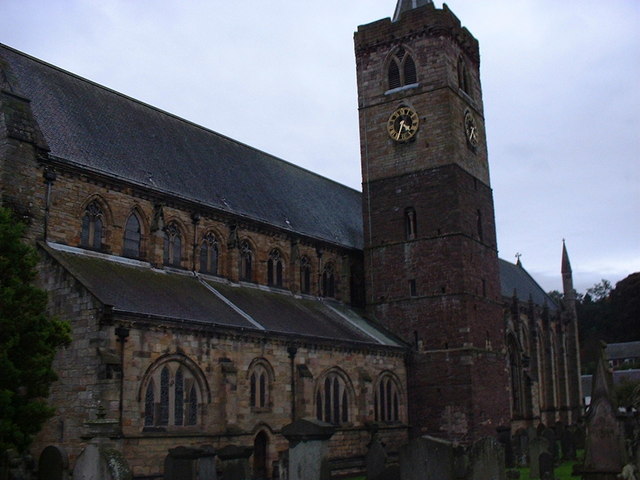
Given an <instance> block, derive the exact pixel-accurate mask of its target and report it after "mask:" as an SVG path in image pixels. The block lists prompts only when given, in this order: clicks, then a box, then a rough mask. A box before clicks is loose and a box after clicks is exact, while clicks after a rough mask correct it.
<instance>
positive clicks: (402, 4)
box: [393, 0, 433, 22]
mask: <svg viewBox="0 0 640 480" xmlns="http://www.w3.org/2000/svg"><path fill="white" fill-rule="evenodd" d="M425 5H433V1H432V0H398V3H397V4H396V11H395V12H394V14H393V21H394V22H397V21H398V19H399V18H400V15H402V14H403V13H404V12H406V11H408V10H413V9H414V8H418V7H424V6H425Z"/></svg>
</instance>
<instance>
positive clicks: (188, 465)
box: [74, 446, 217, 480]
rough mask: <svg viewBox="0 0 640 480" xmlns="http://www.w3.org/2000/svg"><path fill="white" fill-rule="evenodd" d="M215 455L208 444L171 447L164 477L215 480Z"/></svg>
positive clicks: (182, 479) (178, 479)
mask: <svg viewBox="0 0 640 480" xmlns="http://www.w3.org/2000/svg"><path fill="white" fill-rule="evenodd" d="M215 455H216V453H215V451H214V449H213V447H210V446H205V447H202V448H193V447H182V446H180V447H176V448H171V449H169V454H168V455H167V456H166V458H165V460H164V479H165V480H216V478H217V477H216V475H217V474H216V464H215ZM74 480H75V479H74Z"/></svg>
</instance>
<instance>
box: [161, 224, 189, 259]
mask: <svg viewBox="0 0 640 480" xmlns="http://www.w3.org/2000/svg"><path fill="white" fill-rule="evenodd" d="M163 230H164V244H163V262H164V264H165V265H170V266H173V267H179V266H180V265H181V264H182V249H183V244H184V241H183V239H184V238H185V234H184V231H185V229H184V227H183V226H182V225H181V224H180V223H179V222H178V221H177V220H169V221H168V222H167V224H166V226H165V227H164V229H163Z"/></svg>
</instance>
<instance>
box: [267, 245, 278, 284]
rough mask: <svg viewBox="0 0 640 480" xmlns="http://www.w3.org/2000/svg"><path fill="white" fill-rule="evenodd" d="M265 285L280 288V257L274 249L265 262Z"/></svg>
mask: <svg viewBox="0 0 640 480" xmlns="http://www.w3.org/2000/svg"><path fill="white" fill-rule="evenodd" d="M267 277H268V278H267V283H268V284H269V285H271V286H274V287H282V256H281V255H280V251H279V250H278V249H276V248H274V249H273V250H271V252H270V253H269V261H268V262H267Z"/></svg>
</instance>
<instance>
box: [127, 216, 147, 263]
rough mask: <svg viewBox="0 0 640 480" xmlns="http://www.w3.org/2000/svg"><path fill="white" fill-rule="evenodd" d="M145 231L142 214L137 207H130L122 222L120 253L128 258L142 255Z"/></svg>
mask: <svg viewBox="0 0 640 480" xmlns="http://www.w3.org/2000/svg"><path fill="white" fill-rule="evenodd" d="M145 232H146V225H145V222H144V215H143V214H142V212H141V210H140V209H138V207H134V208H132V209H131V212H130V213H129V215H128V217H127V220H126V221H125V224H124V235H123V242H122V255H123V256H125V257H130V258H142V257H143V246H144V244H143V239H144V234H145Z"/></svg>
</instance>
